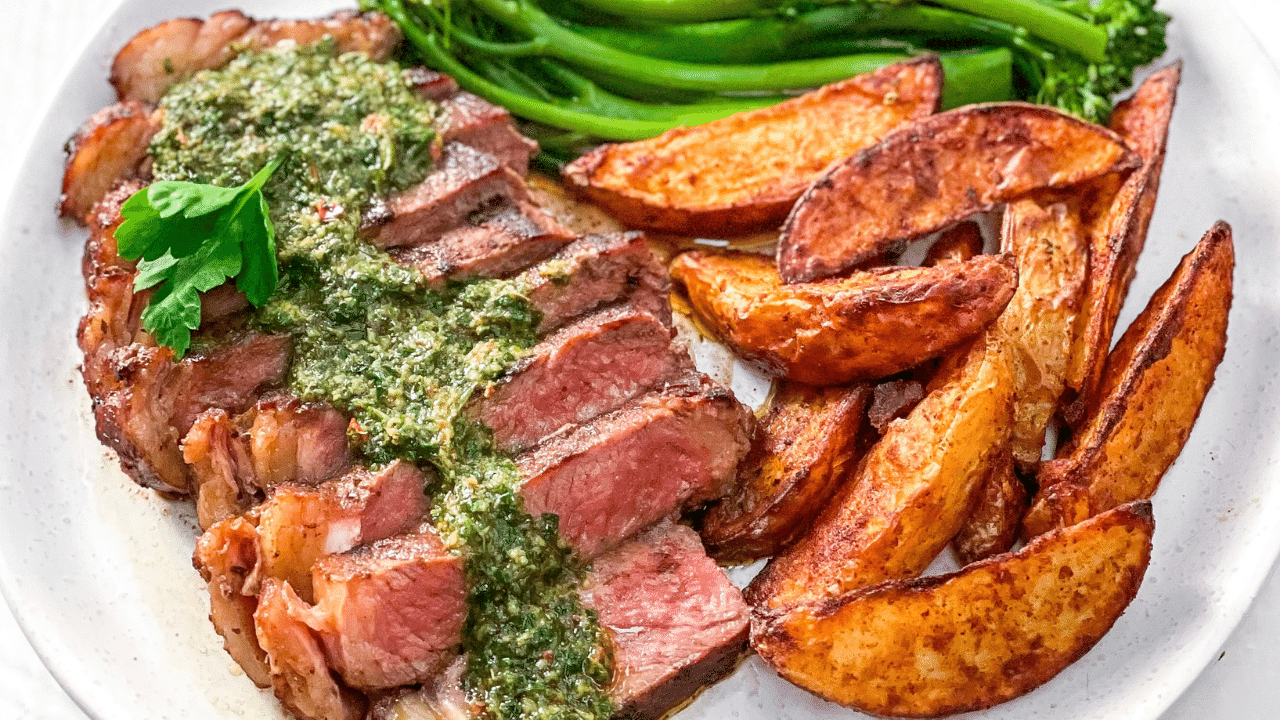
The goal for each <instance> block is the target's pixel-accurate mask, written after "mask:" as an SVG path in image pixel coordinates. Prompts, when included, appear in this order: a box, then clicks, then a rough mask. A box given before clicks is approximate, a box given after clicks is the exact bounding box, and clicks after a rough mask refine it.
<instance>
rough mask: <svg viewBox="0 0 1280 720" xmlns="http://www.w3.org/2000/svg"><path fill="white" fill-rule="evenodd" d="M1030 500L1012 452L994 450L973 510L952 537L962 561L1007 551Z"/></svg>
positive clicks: (1004, 449) (1006, 449)
mask: <svg viewBox="0 0 1280 720" xmlns="http://www.w3.org/2000/svg"><path fill="white" fill-rule="evenodd" d="M1027 500H1028V498H1027V488H1026V486H1024V485H1023V484H1022V481H1021V480H1019V479H1018V476H1017V475H1015V474H1014V472H1013V453H1012V452H1010V450H1009V448H1007V447H1005V448H1000V449H999V450H998V451H996V452H994V453H992V455H991V462H990V464H988V465H987V474H986V477H984V478H983V480H982V489H981V490H979V491H978V499H977V501H976V502H975V503H974V505H973V510H971V511H970V512H969V516H968V517H966V518H965V520H964V524H962V525H961V526H960V531H959V532H957V533H956V536H955V539H953V540H952V541H951V546H952V547H954V548H955V551H956V555H958V556H959V557H960V561H961V562H962V563H964V564H965V565H968V564H969V563H972V562H977V561H979V560H984V559H986V558H989V557H991V556H993V555H999V554H1000V553H1002V552H1008V551H1009V549H1010V548H1012V547H1013V544H1014V542H1015V541H1017V539H1018V535H1019V534H1020V533H1021V532H1022V515H1023V514H1024V513H1025V512H1026V511H1027Z"/></svg>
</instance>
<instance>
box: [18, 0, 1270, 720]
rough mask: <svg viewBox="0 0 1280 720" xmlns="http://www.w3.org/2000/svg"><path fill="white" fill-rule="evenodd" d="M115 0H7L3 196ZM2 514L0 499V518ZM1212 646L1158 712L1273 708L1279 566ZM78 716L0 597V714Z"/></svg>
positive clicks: (28, 719) (1265, 12)
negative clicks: (1190, 679)
mask: <svg viewBox="0 0 1280 720" xmlns="http://www.w3.org/2000/svg"><path fill="white" fill-rule="evenodd" d="M117 1H118V0H43V2H18V1H17V0H6V1H5V3H4V4H5V5H6V6H7V7H6V8H5V10H6V12H5V13H4V16H5V21H4V22H3V23H0V97H4V98H8V100H7V101H6V102H7V103H8V104H9V109H8V110H7V111H4V112H0V198H7V197H8V195H9V188H10V187H11V185H12V182H13V179H14V178H13V174H14V172H15V171H16V168H17V165H18V161H19V160H20V159H21V157H22V155H23V154H24V153H25V151H26V146H27V143H28V140H29V138H30V136H31V133H32V132H33V130H34V127H35V124H36V122H37V121H38V120H39V119H40V117H41V115H42V114H43V112H44V108H45V105H46V104H47V103H48V101H49V98H50V97H51V96H52V94H53V92H54V91H55V90H56V89H57V85H58V83H59V82H60V81H61V79H62V76H63V73H65V72H66V71H67V69H68V68H69V67H70V66H71V64H72V62H73V61H74V60H75V57H76V54H77V53H78V52H79V50H80V47H81V45H82V44H83V43H84V42H85V41H86V40H87V39H88V38H89V36H90V35H91V34H92V33H93V32H94V31H95V30H96V29H97V27H98V25H99V24H100V23H101V22H102V21H103V19H104V18H105V17H106V16H107V15H108V14H109V13H110V11H111V9H112V8H114V7H115V6H116V4H117ZM228 4H229V5H231V4H233V0H228ZM1229 4H1231V5H1234V6H1236V11H1237V12H1239V14H1240V15H1241V17H1242V18H1243V19H1244V20H1245V22H1246V24H1247V25H1248V26H1249V27H1250V28H1251V29H1253V30H1254V32H1255V33H1256V34H1257V36H1258V37H1259V38H1266V39H1267V40H1266V41H1264V44H1265V45H1266V46H1267V47H1266V49H1267V51H1268V54H1269V55H1270V57H1271V58H1272V61H1273V62H1274V63H1275V65H1276V67H1277V68H1280V40H1277V39H1276V38H1280V2H1277V0H1230V3H1229ZM1224 11H1226V10H1225V8H1224ZM104 81H105V78H104ZM1277 130H1280V128H1277ZM0 201H2V200H0ZM33 201H34V202H43V203H49V204H50V206H51V207H50V212H52V199H51V198H33ZM6 240H8V239H6ZM0 332H3V328H0ZM0 452H3V449H2V448H0ZM3 514H4V509H3V508H0V522H3ZM1219 653H1220V654H1219V655H1218V658H1217V660H1215V661H1212V662H1211V663H1210V665H1209V667H1208V668H1207V669H1206V670H1205V671H1204V673H1203V674H1202V675H1201V676H1200V678H1199V679H1198V680H1197V681H1196V682H1195V683H1194V684H1193V685H1192V686H1191V688H1190V689H1188V691H1187V692H1186V694H1185V695H1183V696H1182V698H1180V699H1179V700H1178V702H1177V703H1176V704H1175V705H1174V706H1173V708H1172V709H1170V710H1169V712H1168V713H1166V714H1165V716H1164V718H1162V720H1201V719H1210V718H1233V720H1254V719H1258V720H1261V719H1263V718H1277V717H1280V572H1277V568H1272V570H1271V574H1270V576H1269V577H1268V579H1267V581H1266V583H1265V584H1264V585H1263V589H1262V592H1261V593H1260V595H1259V596H1258V598H1257V600H1256V601H1255V602H1254V605H1253V607H1252V608H1251V609H1250V611H1249V613H1248V614H1247V615H1246V616H1245V618H1244V621H1243V622H1242V623H1241V624H1240V626H1239V628H1237V629H1236V631H1235V633H1234V634H1232V636H1231V637H1230V639H1228V640H1227V642H1226V644H1225V645H1223V647H1222V648H1221V649H1220V651H1219ZM174 691H175V692H183V691H184V690H183V689H182V688H174ZM84 719H85V715H84V713H83V712H81V711H80V710H79V709H78V708H77V707H76V706H75V704H74V703H73V702H72V701H71V700H70V699H69V698H68V697H67V695H66V694H65V693H64V692H63V691H62V690H61V688H59V687H58V685H57V683H56V682H54V680H53V678H52V677H50V675H49V673H48V672H47V671H46V670H45V669H44V666H43V665H41V663H40V660H39V658H38V657H37V656H36V654H35V652H34V651H33V650H32V649H31V646H30V645H29V644H28V643H27V641H26V639H25V638H24V637H23V636H22V634H21V632H20V630H19V629H18V626H17V624H16V623H15V622H14V620H13V617H12V615H11V614H10V612H9V610H8V608H7V607H6V606H5V605H4V604H3V603H0V720H84Z"/></svg>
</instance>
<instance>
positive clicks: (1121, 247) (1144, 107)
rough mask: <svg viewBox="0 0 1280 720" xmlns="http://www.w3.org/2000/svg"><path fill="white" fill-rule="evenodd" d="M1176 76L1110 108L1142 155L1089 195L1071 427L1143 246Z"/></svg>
mask: <svg viewBox="0 0 1280 720" xmlns="http://www.w3.org/2000/svg"><path fill="white" fill-rule="evenodd" d="M1181 77H1182V66H1181V65H1180V64H1175V65H1171V66H1169V67H1166V68H1163V69H1161V70H1159V71H1157V72H1155V73H1153V74H1152V75H1151V76H1150V77H1149V78H1147V80H1146V81H1145V82H1144V83H1142V86H1141V87H1139V88H1138V91H1137V93H1136V94H1134V96H1133V97H1132V98H1130V99H1129V100H1125V101H1124V102H1122V103H1120V104H1119V105H1117V106H1116V110H1115V112H1114V113H1113V114H1112V116H1111V128H1112V129H1113V130H1115V131H1116V132H1117V133H1119V134H1120V136H1121V137H1123V138H1124V139H1125V141H1126V142H1128V143H1129V145H1130V146H1131V147H1133V148H1134V149H1135V150H1137V151H1138V154H1140V155H1141V156H1142V167H1141V168H1140V169H1139V170H1138V171H1136V172H1134V173H1133V174H1131V175H1130V176H1129V177H1128V178H1127V179H1125V180H1124V182H1123V184H1121V183H1120V182H1119V181H1118V180H1117V179H1115V178H1109V179H1108V182H1099V183H1097V187H1095V188H1093V189H1092V191H1093V192H1092V195H1093V204H1094V205H1095V207H1093V208H1091V209H1090V210H1091V212H1090V217H1089V218H1088V228H1087V232H1088V235H1089V246H1090V250H1089V280H1088V283H1087V284H1086V286H1085V292H1084V299H1083V302H1082V303H1081V310H1080V314H1079V317H1078V319H1077V326H1076V328H1077V329H1076V332H1075V340H1074V348H1073V350H1072V358H1071V367H1070V369H1069V373H1068V378H1067V380H1068V384H1069V385H1070V387H1071V388H1073V390H1074V395H1075V398H1074V401H1073V402H1071V403H1069V404H1067V405H1066V406H1065V407H1064V409H1063V413H1062V414H1063V416H1064V418H1065V419H1066V420H1067V421H1068V422H1069V423H1070V424H1071V425H1072V426H1074V427H1076V428H1077V429H1078V428H1079V426H1080V423H1081V422H1082V420H1083V419H1084V412H1085V409H1086V406H1087V405H1088V404H1089V402H1090V401H1091V399H1092V396H1093V395H1094V393H1095V392H1096V391H1097V389H1098V384H1099V383H1100V382H1101V380H1102V367H1103V365H1104V364H1105V363H1106V361H1107V351H1108V350H1110V349H1111V337H1112V333H1113V332H1114V331H1115V325H1116V318H1117V317H1118V316H1119V315H1120V306H1121V305H1123V304H1124V299H1125V296H1126V295H1127V294H1128V293H1129V283H1130V281H1132V280H1133V274H1134V266H1135V265H1136V264H1137V262H1138V255H1139V254H1140V253H1141V252H1142V247H1143V245H1144V244H1145V243H1146V239H1147V228H1148V227H1149V226H1150V225H1151V215H1152V213H1153V212H1154V211H1155V205H1156V192H1157V191H1158V190H1159V187H1160V172H1161V170H1162V169H1163V168H1164V153H1165V146H1166V141H1167V139H1168V136H1169V120H1170V118H1171V117H1172V115H1173V105H1174V101H1175V100H1176V99H1177V92H1178V82H1179V80H1180V79H1181Z"/></svg>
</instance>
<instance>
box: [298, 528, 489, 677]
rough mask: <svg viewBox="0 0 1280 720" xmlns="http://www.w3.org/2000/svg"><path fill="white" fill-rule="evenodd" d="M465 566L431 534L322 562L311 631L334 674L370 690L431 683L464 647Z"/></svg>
mask: <svg viewBox="0 0 1280 720" xmlns="http://www.w3.org/2000/svg"><path fill="white" fill-rule="evenodd" d="M462 562H463V561H462V558H461V556H459V555H456V554H453V553H449V552H447V551H446V550H445V549H444V545H443V544H442V543H441V542H440V538H438V537H437V536H436V534H435V532H434V531H432V530H430V529H429V528H424V529H423V530H422V531H420V532H418V533H413V534H408V535H399V536H396V537H393V538H388V539H386V540H380V541H378V542H376V543H373V544H372V545H368V546H365V547H362V548H359V549H357V550H353V551H351V552H349V553H343V554H340V555H328V556H326V557H323V558H321V559H320V560H319V562H317V563H316V565H315V568H314V570H313V571H312V584H313V587H314V588H315V595H316V606H315V609H314V610H313V612H312V613H311V614H310V616H309V620H308V624H309V625H310V626H311V627H312V629H314V630H316V631H317V632H318V633H319V635H320V638H321V640H322V641H323V642H324V648H325V654H326V655H327V656H328V658H329V664H330V666H331V667H333V668H334V669H335V670H337V671H338V674H339V675H341V676H342V679H343V680H345V681H346V683H347V684H348V685H350V686H352V687H355V688H360V689H363V690H374V689H384V688H393V687H397V686H400V685H409V684H411V683H420V682H423V681H426V680H429V679H431V678H432V677H433V676H434V675H435V674H436V673H437V672H438V671H439V670H441V669H442V668H443V667H444V666H445V665H446V664H447V663H448V662H449V660H450V659H452V658H453V657H454V656H456V655H457V647H458V645H459V644H460V643H461V642H462V623H463V621H464V620H466V617H467V585H466V578H465V576H464V574H463V569H462Z"/></svg>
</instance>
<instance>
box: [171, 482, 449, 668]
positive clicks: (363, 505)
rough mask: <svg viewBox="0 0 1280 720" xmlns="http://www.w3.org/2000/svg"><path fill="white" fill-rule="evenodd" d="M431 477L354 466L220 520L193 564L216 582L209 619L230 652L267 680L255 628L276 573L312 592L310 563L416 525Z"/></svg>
mask: <svg viewBox="0 0 1280 720" xmlns="http://www.w3.org/2000/svg"><path fill="white" fill-rule="evenodd" d="M423 484H424V479H423V477H422V475H421V474H420V473H419V472H418V471H417V470H415V469H414V468H413V467H412V466H409V465H405V464H403V463H393V464H392V465H389V466H388V467H387V468H386V469H384V470H382V471H380V472H377V473H371V472H369V471H367V470H359V471H355V472H352V473H350V474H348V475H346V476H344V477H343V478H341V479H339V480H332V481H329V482H327V483H324V484H323V485H321V486H320V487H319V488H303V487H296V486H283V487H281V488H280V489H278V490H277V491H276V492H275V493H274V494H273V496H272V497H271V498H270V499H268V500H267V501H266V502H265V503H263V504H262V505H260V506H258V507H257V508H255V509H253V510H251V511H250V512H248V513H246V514H244V515H242V516H239V517H234V518H231V519H228V520H222V521H220V522H217V523H214V524H213V525H212V526H211V527H210V528H209V529H208V530H206V531H205V532H204V534H202V535H201V536H200V538H199V539H198V540H197V541H196V549H195V553H194V555H193V556H192V564H193V565H195V567H196V569H197V570H199V571H200V575H201V577H203V578H204V579H205V581H206V582H207V583H208V584H209V598H210V607H211V610H210V613H209V618H210V619H211V620H212V621H213V625H214V627H215V628H216V629H217V630H218V633H219V634H220V635H222V637H223V641H224V643H225V645H226V648H227V652H228V653H230V655H231V657H232V658H234V659H235V660H236V662H238V663H239V664H240V666H241V667H243V668H244V670H245V673H246V674H247V675H249V677H251V678H253V679H254V681H255V682H257V683H258V684H259V685H260V686H263V687H265V686H266V685H267V684H268V682H269V680H268V673H267V669H266V665H265V664H264V662H263V653H262V648H261V647H259V646H258V644H257V642H256V640H255V638H256V635H255V634H254V632H253V623H252V617H253V612H254V608H255V607H257V600H256V597H257V595H258V594H259V592H261V591H262V589H263V585H264V582H265V581H266V580H267V579H270V578H274V579H276V580H280V581H283V582H286V583H288V584H289V585H290V586H291V587H292V588H294V589H296V590H298V591H301V592H304V594H305V596H306V597H307V598H310V597H311V596H312V595H311V568H312V566H313V565H315V562H316V560H318V559H319V558H321V557H323V556H324V555H326V554H330V553H337V552H346V551H347V550H350V549H352V548H354V547H356V546H357V545H359V544H361V543H370V542H376V541H378V540H382V539H384V538H388V537H391V536H392V535H395V534H397V533H400V532H404V531H406V530H409V529H411V528H414V527H417V525H418V523H419V522H420V521H421V520H422V518H423V517H425V515H426V512H427V501H426V495H424V494H423Z"/></svg>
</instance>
